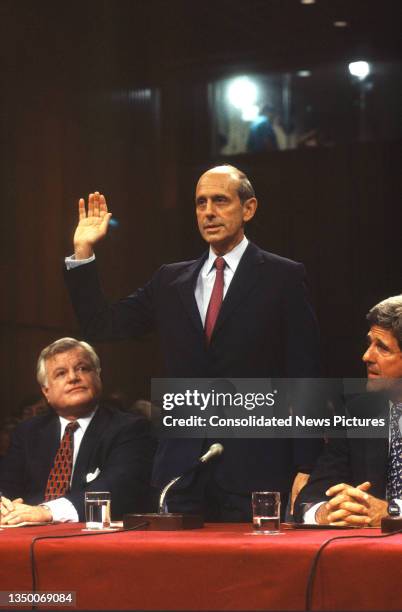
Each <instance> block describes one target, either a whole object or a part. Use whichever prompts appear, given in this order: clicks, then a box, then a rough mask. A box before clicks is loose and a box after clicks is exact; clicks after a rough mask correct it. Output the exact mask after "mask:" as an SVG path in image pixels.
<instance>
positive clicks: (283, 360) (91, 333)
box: [66, 243, 319, 492]
mask: <svg viewBox="0 0 402 612" xmlns="http://www.w3.org/2000/svg"><path fill="white" fill-rule="evenodd" d="M206 257H207V253H205V254H204V256H203V257H201V258H200V259H198V260H196V261H188V262H180V263H175V264H170V265H165V266H162V267H161V268H160V269H159V270H158V271H157V272H156V273H155V274H154V276H153V277H152V279H151V281H150V282H149V283H147V285H145V287H144V288H142V289H138V290H137V291H136V292H135V293H133V294H132V295H130V296H128V297H127V298H125V299H123V300H120V301H119V302H117V303H116V304H113V305H111V306H109V305H108V304H107V302H106V300H105V298H104V296H103V294H102V291H101V287H100V283H99V280H98V274H97V270H96V264H95V262H94V263H90V264H87V265H84V266H80V267H78V268H75V269H73V270H70V271H66V282H67V286H68V288H69V291H70V295H71V299H72V303H73V307H74V309H75V311H76V314H77V317H78V319H79V321H80V324H81V326H82V329H83V332H84V335H85V337H86V338H88V339H91V340H116V339H123V338H127V337H138V336H142V335H144V334H145V333H147V332H149V331H151V330H153V329H155V328H156V329H157V330H158V332H159V337H160V342H161V346H162V350H163V354H164V357H165V364H166V373H167V376H169V377H176V378H203V377H208V378H209V377H213V378H215V377H216V378H222V377H231V378H236V377H238V378H247V377H253V378H264V377H310V376H311V377H313V376H316V375H317V374H318V372H319V365H318V364H319V356H318V331H317V323H316V319H315V316H314V313H313V310H312V308H311V306H310V303H309V301H308V297H307V293H306V287H305V279H304V267H303V265H302V264H299V263H296V262H294V261H290V260H288V259H284V258H282V257H279V256H277V255H273V254H272V253H267V252H265V251H262V250H261V249H259V248H258V247H257V246H255V245H254V244H252V243H250V244H249V245H248V247H247V249H246V251H245V253H244V255H243V257H242V259H241V261H240V263H239V266H238V268H237V270H236V273H235V275H234V277H233V280H232V282H231V284H230V287H229V289H228V291H227V294H226V296H225V299H224V302H223V304H222V307H221V310H220V313H219V317H218V320H217V323H216V326H215V329H214V331H213V334H212V338H211V342H210V345H209V347H208V348H207V347H206V345H205V337H204V330H203V326H202V322H201V318H200V314H199V311H198V308H197V304H196V300H195V297H194V289H195V285H196V281H197V277H198V274H199V271H200V269H201V267H202V265H203V263H204V261H205V259H206ZM299 442H300V444H299V443H298V442H296V443H293V442H292V441H291V440H273V439H270V440H238V439H237V440H225V441H224V446H225V452H224V454H223V455H222V457H221V458H219V459H218V465H217V469H216V478H217V480H218V482H220V484H221V486H222V487H224V488H226V489H227V490H230V491H232V492H242V491H244V492H249V491H251V490H256V489H258V488H261V487H265V488H267V487H270V488H271V490H279V491H287V490H288V488H289V485H290V481H291V478H292V477H293V474H294V473H295V470H296V469H297V468H299V467H301V466H302V465H303V466H308V465H311V464H312V463H313V462H314V459H315V453H316V451H315V449H314V445H313V444H311V443H310V441H308V442H306V441H304V440H302V441H299ZM202 444H203V440H201V439H198V440H194V439H193V440H191V439H190V440H189V439H187V440H164V441H161V442H160V444H159V448H158V451H157V455H156V459H155V465H154V473H153V479H154V483H155V484H156V485H157V486H158V487H160V486H163V485H165V484H166V482H167V481H168V480H170V479H171V478H173V477H174V476H177V475H178V474H180V473H182V472H183V471H184V470H185V469H186V468H187V467H188V466H189V465H191V463H192V462H193V461H194V460H195V458H196V457H198V456H199V455H200V453H201V447H202Z"/></svg>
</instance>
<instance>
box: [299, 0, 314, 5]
mask: <svg viewBox="0 0 402 612" xmlns="http://www.w3.org/2000/svg"><path fill="white" fill-rule="evenodd" d="M300 2H301V3H302V4H315V0H300Z"/></svg>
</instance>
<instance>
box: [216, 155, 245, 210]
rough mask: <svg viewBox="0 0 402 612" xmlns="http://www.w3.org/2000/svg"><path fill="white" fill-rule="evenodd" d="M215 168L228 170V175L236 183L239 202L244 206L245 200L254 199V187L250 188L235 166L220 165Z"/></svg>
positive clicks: (243, 175)
mask: <svg viewBox="0 0 402 612" xmlns="http://www.w3.org/2000/svg"><path fill="white" fill-rule="evenodd" d="M216 167H217V168H226V169H227V170H229V172H230V174H232V175H233V177H234V178H235V179H236V180H237V181H238V182H237V195H238V196H239V199H240V202H241V203H242V204H244V202H246V200H249V199H250V198H255V191H254V187H253V186H252V184H251V182H250V180H249V178H248V176H247V175H246V174H245V173H244V172H242V171H241V170H239V168H236V166H232V165H231V164H222V166H216ZM214 169H215V168H210V170H214Z"/></svg>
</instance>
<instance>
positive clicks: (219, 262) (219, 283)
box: [205, 257, 226, 344]
mask: <svg viewBox="0 0 402 612" xmlns="http://www.w3.org/2000/svg"><path fill="white" fill-rule="evenodd" d="M225 265H226V261H225V260H224V259H223V257H217V258H216V259H215V263H214V266H215V268H216V275H215V282H214V287H213V289H212V293H211V299H210V300H209V304H208V310H207V316H206V318H205V336H206V339H207V344H209V342H210V340H211V336H212V332H213V331H214V327H215V323H216V320H217V318H218V314H219V311H220V309H221V306H222V302H223V271H224V268H225Z"/></svg>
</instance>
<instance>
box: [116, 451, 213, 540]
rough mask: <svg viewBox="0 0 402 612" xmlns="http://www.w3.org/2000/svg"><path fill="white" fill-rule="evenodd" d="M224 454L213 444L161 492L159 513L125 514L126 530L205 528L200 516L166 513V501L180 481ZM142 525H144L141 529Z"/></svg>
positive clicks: (124, 523)
mask: <svg viewBox="0 0 402 612" xmlns="http://www.w3.org/2000/svg"><path fill="white" fill-rule="evenodd" d="M222 452H223V446H222V445H221V444H213V445H212V446H211V447H210V449H209V450H208V451H207V453H205V454H204V455H203V456H202V457H200V458H199V459H198V461H197V463H196V464H195V465H192V466H191V467H190V468H189V469H187V470H186V471H185V472H183V474H181V475H180V476H176V477H175V478H173V479H172V480H171V481H170V482H168V484H167V485H165V486H164V487H163V489H162V491H161V494H160V497H159V504H158V512H154V513H148V514H125V515H124V516H123V525H124V528H125V529H132V528H135V527H137V528H138V530H139V531H140V530H146V531H181V530H182V529H200V528H201V527H204V517H203V516H201V515H199V514H181V513H178V512H166V511H165V499H166V495H167V493H168V492H169V490H170V489H171V488H172V487H173V485H175V484H176V482H178V481H179V480H181V479H182V478H184V476H188V475H189V474H191V472H193V471H194V470H196V469H197V468H198V467H199V466H201V465H204V464H205V463H207V462H208V461H209V460H210V459H212V458H213V457H215V456H218V455H220V454H221V453H222ZM141 523H142V524H143V526H142V527H140V525H141Z"/></svg>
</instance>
